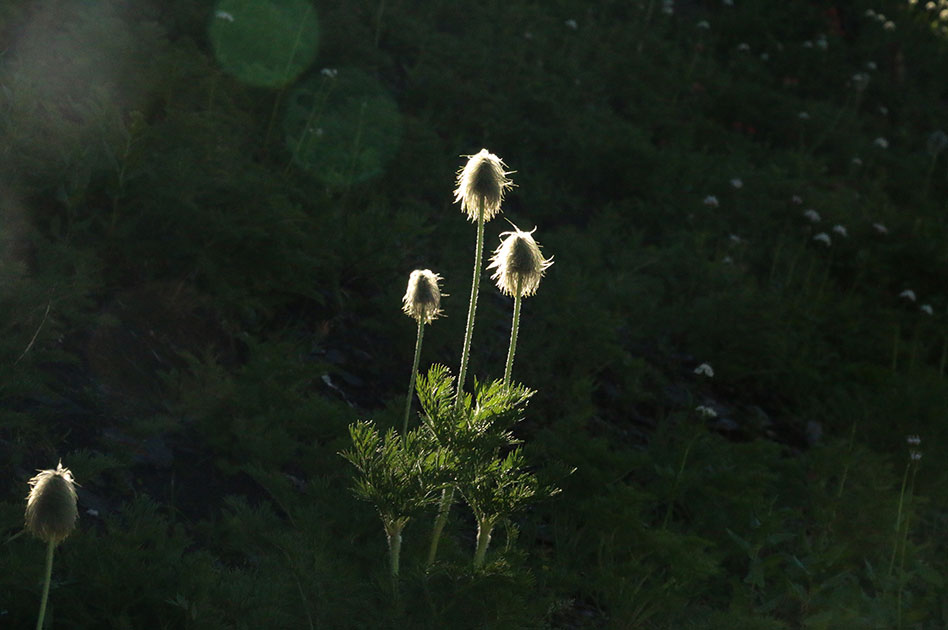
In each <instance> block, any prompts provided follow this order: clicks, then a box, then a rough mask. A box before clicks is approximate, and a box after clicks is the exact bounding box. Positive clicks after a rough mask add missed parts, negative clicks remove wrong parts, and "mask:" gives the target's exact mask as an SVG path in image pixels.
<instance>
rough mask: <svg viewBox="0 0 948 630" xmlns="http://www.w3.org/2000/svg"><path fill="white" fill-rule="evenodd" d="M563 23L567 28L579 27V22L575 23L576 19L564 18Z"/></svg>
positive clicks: (574, 28)
mask: <svg viewBox="0 0 948 630" xmlns="http://www.w3.org/2000/svg"><path fill="white" fill-rule="evenodd" d="M564 24H566V26H567V28H571V29H573V30H574V31H575V30H576V29H578V28H579V24H577V23H576V20H566V21H565V22H564Z"/></svg>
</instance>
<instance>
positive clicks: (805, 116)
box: [797, 112, 810, 120]
mask: <svg viewBox="0 0 948 630" xmlns="http://www.w3.org/2000/svg"><path fill="white" fill-rule="evenodd" d="M797 118H799V119H800V120H810V114H808V113H807V112H800V113H799V114H797Z"/></svg>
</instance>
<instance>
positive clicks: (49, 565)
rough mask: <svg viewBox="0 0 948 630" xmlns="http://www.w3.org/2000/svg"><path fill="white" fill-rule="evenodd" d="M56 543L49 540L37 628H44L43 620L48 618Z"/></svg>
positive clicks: (40, 629)
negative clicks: (50, 583) (47, 610)
mask: <svg viewBox="0 0 948 630" xmlns="http://www.w3.org/2000/svg"><path fill="white" fill-rule="evenodd" d="M55 548H56V544H55V543H54V542H53V541H49V543H47V545H46V578H45V580H44V582H43V597H42V599H40V610H39V619H37V620H36V630H43V620H44V619H46V602H47V601H48V600H49V582H50V580H51V579H52V577H53V549H55Z"/></svg>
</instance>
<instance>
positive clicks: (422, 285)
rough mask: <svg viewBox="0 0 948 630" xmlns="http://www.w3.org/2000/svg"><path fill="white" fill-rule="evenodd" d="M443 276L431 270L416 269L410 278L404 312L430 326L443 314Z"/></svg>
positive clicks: (404, 299)
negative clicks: (440, 283)
mask: <svg viewBox="0 0 948 630" xmlns="http://www.w3.org/2000/svg"><path fill="white" fill-rule="evenodd" d="M439 282H441V276H439V275H438V274H436V273H434V272H432V271H431V270H430V269H415V270H414V271H412V272H411V275H410V276H408V289H407V290H406V291H405V296H404V297H403V298H402V310H403V311H405V314H406V315H408V316H409V317H412V318H414V319H415V320H418V321H420V322H424V323H425V324H430V323H431V322H432V321H434V319H435V318H436V317H438V315H440V314H441V287H440V286H438V283H439Z"/></svg>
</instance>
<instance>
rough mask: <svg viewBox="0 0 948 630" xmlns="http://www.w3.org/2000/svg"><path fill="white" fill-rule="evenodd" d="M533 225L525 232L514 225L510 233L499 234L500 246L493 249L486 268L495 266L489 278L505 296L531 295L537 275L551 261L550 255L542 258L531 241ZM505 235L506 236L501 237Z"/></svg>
mask: <svg viewBox="0 0 948 630" xmlns="http://www.w3.org/2000/svg"><path fill="white" fill-rule="evenodd" d="M535 231H536V228H533V230H531V231H530V232H524V231H523V230H520V229H519V228H517V226H516V225H515V226H514V229H513V231H512V232H504V233H503V234H501V235H500V236H501V237H502V238H501V242H500V246H499V247H497V249H496V250H494V255H493V256H491V259H490V264H489V265H488V266H487V268H488V269H495V270H496V271H494V275H492V276H491V280H496V281H497V288H499V289H500V290H501V292H503V293H504V294H506V295H509V296H512V297H517V296H518V287H519V296H520V297H524V296H528V295H533V294H534V293H536V292H537V287H539V286H540V278H542V277H543V275H544V273H546V270H547V268H548V267H549V266H550V265H552V264H553V258H552V257H550V258H544V257H543V254H541V253H540V246H539V245H537V242H536V241H535V240H533V232H535ZM503 237H506V238H503Z"/></svg>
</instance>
